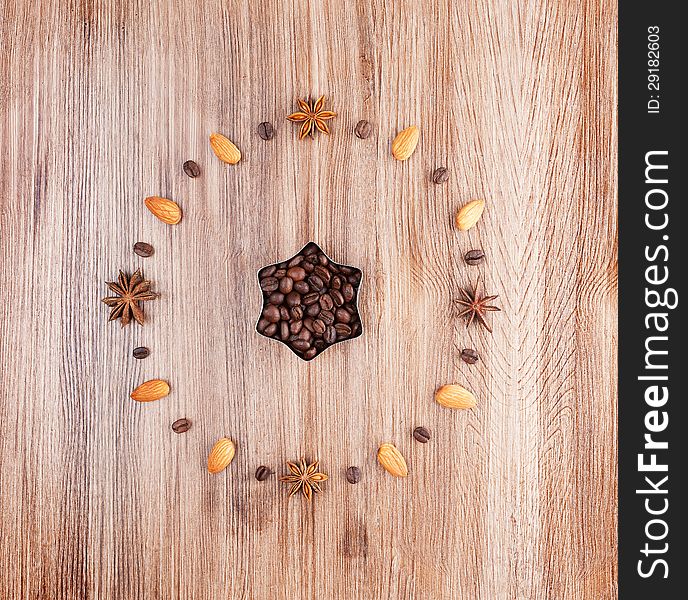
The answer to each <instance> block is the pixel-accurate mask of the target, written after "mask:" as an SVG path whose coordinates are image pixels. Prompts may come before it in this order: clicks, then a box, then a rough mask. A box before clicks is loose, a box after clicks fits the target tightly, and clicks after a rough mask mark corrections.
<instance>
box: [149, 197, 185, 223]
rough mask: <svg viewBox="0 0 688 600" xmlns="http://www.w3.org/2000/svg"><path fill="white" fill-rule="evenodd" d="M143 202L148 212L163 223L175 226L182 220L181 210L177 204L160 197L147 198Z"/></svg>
mask: <svg viewBox="0 0 688 600" xmlns="http://www.w3.org/2000/svg"><path fill="white" fill-rule="evenodd" d="M144 202H145V203H146V207H147V208H148V210H149V211H151V212H152V213H153V214H154V215H155V216H156V217H157V218H158V219H160V220H161V221H162V222H163V223H167V224H168V225H176V224H177V223H179V221H181V220H182V209H181V208H179V204H177V203H176V202H172V200H168V199H167V198H161V197H160V196H148V198H146V199H145V200H144Z"/></svg>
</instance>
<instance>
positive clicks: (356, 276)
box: [346, 271, 361, 286]
mask: <svg viewBox="0 0 688 600" xmlns="http://www.w3.org/2000/svg"><path fill="white" fill-rule="evenodd" d="M346 279H347V281H348V282H349V283H350V284H352V285H353V286H358V284H359V283H361V272H360V271H356V272H355V273H352V274H351V275H349V276H348V277H347V278H346Z"/></svg>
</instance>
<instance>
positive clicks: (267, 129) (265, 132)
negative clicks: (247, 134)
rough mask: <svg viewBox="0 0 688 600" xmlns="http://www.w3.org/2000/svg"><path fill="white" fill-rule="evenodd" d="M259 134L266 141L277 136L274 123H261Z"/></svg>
mask: <svg viewBox="0 0 688 600" xmlns="http://www.w3.org/2000/svg"><path fill="white" fill-rule="evenodd" d="M258 135H259V136H260V137H261V138H262V139H264V140H265V141H266V142H267V141H268V140H271V139H272V138H273V137H275V129H274V127H273V126H272V123H268V122H267V121H263V122H262V123H260V124H259V125H258Z"/></svg>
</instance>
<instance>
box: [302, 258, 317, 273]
mask: <svg viewBox="0 0 688 600" xmlns="http://www.w3.org/2000/svg"><path fill="white" fill-rule="evenodd" d="M301 266H302V267H303V270H304V271H306V273H312V272H313V269H315V265H314V264H313V263H312V262H309V261H307V260H304V261H303V262H302V263H301Z"/></svg>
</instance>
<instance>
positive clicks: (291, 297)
mask: <svg viewBox="0 0 688 600" xmlns="http://www.w3.org/2000/svg"><path fill="white" fill-rule="evenodd" d="M284 301H285V302H286V303H287V306H289V307H296V306H298V305H299V304H301V294H299V293H298V292H289V293H288V294H287V296H286V298H285V300H284Z"/></svg>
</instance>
